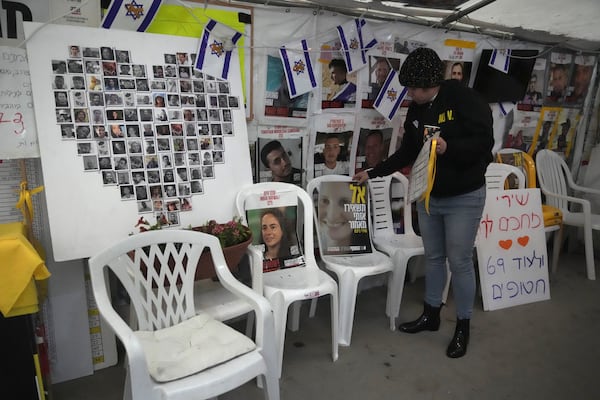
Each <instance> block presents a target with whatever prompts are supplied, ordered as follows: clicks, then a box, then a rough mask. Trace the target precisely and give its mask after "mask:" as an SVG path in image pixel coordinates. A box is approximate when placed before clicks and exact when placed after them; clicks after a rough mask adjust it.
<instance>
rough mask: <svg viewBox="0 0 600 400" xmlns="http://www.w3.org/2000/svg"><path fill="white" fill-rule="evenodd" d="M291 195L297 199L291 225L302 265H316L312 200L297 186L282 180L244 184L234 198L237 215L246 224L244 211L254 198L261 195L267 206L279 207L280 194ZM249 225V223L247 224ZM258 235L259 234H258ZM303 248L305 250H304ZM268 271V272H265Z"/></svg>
mask: <svg viewBox="0 0 600 400" xmlns="http://www.w3.org/2000/svg"><path fill="white" fill-rule="evenodd" d="M286 195H293V196H294V197H295V198H296V199H297V205H298V209H297V221H292V222H295V223H293V225H294V226H295V227H296V232H294V234H295V235H297V237H298V239H299V243H298V244H299V246H300V249H299V252H300V254H302V255H303V256H304V261H305V262H304V265H303V266H305V267H306V266H308V267H310V268H312V267H313V266H315V267H317V264H316V259H315V255H314V252H313V250H312V249H313V248H314V242H313V235H312V231H313V209H312V201H311V200H310V197H309V196H308V194H307V193H306V191H304V189H302V188H301V187H299V186H296V185H293V184H290V183H283V182H262V183H256V184H253V185H250V186H246V187H244V188H242V189H240V190H239V191H238V193H237V195H236V198H235V204H236V208H237V213H238V215H239V216H240V217H241V218H242V219H243V221H244V222H245V223H246V224H248V219H247V215H246V212H247V211H248V210H249V209H252V207H249V204H250V203H251V202H252V201H253V200H256V199H259V198H262V197H265V196H266V197H268V198H269V200H267V202H268V203H269V204H270V205H269V206H268V207H272V208H277V207H280V205H279V204H278V199H279V198H280V197H281V196H286ZM249 225H250V224H249ZM259 237H260V236H259ZM304 249H305V250H306V251H304ZM267 273H268V272H267Z"/></svg>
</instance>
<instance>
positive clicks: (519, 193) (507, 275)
mask: <svg viewBox="0 0 600 400" xmlns="http://www.w3.org/2000/svg"><path fill="white" fill-rule="evenodd" d="M476 243H477V258H478V260H479V276H480V280H481V292H482V296H483V309H484V310H497V309H501V308H507V307H512V306H516V305H520V304H526V303H532V302H536V301H541V300H549V299H550V285H549V282H548V261H547V260H548V257H547V252H546V240H545V231H544V217H543V215H542V203H541V196H540V191H539V189H514V190H504V191H497V192H496V191H488V193H487V198H486V204H485V208H484V210H483V216H482V218H481V223H480V225H479V231H478V233H477V242H476Z"/></svg>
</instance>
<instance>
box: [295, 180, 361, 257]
mask: <svg viewBox="0 0 600 400" xmlns="http://www.w3.org/2000/svg"><path fill="white" fill-rule="evenodd" d="M325 182H332V183H336V182H340V183H344V184H346V183H350V182H352V177H350V176H346V175H323V176H319V177H317V178H314V179H312V180H311V181H310V182H308V185H307V187H306V191H307V192H308V194H309V195H310V197H311V198H312V199H313V203H314V216H315V226H316V232H317V238H318V240H319V252H320V253H321V255H322V256H323V255H327V254H333V253H338V254H339V255H347V254H349V253H372V252H373V243H372V241H371V235H370V232H371V230H372V226H371V221H370V217H369V215H368V214H369V207H368V204H367V203H368V200H367V199H365V205H366V206H367V211H366V212H367V215H365V221H364V222H365V223H366V226H365V227H364V228H365V229H366V230H367V234H366V235H363V234H361V235H357V236H353V237H354V238H360V243H356V246H354V245H355V243H352V244H351V245H350V246H348V247H350V248H351V249H350V251H347V250H348V249H342V248H340V250H339V251H334V252H332V253H329V252H328V251H326V249H328V248H329V246H328V239H327V237H328V236H330V235H326V234H325V232H323V230H322V229H321V221H322V218H319V215H318V209H319V207H318V204H319V194H320V191H321V185H322V184H323V183H325ZM343 195H344V194H342V196H341V197H343ZM341 197H340V198H341ZM348 203H350V199H348V201H347V202H344V204H339V203H338V204H336V206H339V209H340V210H343V209H344V207H346V205H347V204H348ZM337 222H343V225H341V226H340V228H341V229H340V228H335V229H333V230H334V231H337V232H338V233H339V234H340V235H343V233H341V232H340V231H341V230H347V229H348V227H347V226H346V225H345V224H346V223H348V224H350V222H349V221H337ZM350 227H351V229H352V231H353V233H352V234H354V229H353V228H352V226H351V225H350ZM326 236H327V237H326ZM329 239H333V238H331V237H330V238H329ZM333 247H336V246H333ZM352 248H354V249H352Z"/></svg>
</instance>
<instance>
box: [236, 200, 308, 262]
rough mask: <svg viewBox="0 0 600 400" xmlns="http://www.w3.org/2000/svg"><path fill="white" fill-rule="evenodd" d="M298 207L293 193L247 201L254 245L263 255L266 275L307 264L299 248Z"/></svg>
mask: <svg viewBox="0 0 600 400" xmlns="http://www.w3.org/2000/svg"><path fill="white" fill-rule="evenodd" d="M297 209H298V203H297V198H296V195H295V194H294V193H278V192H271V191H269V192H268V193H264V194H263V195H260V196H256V197H250V198H248V199H247V200H246V220H247V221H248V227H249V228H250V230H252V238H253V239H252V244H253V245H254V246H255V247H256V248H258V249H259V250H260V251H261V253H262V254H263V272H269V271H275V270H278V269H282V268H291V267H296V266H299V265H302V264H304V256H303V255H302V251H301V249H300V246H299V244H298V235H297V230H296V229H297V215H298V214H297Z"/></svg>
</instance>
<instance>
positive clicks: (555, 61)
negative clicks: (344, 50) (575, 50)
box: [544, 52, 574, 106]
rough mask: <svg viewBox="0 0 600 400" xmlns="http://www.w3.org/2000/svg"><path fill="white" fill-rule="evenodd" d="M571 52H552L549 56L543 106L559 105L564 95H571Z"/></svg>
mask: <svg viewBox="0 0 600 400" xmlns="http://www.w3.org/2000/svg"><path fill="white" fill-rule="evenodd" d="M573 58H574V57H573V54H571V53H564V52H552V53H550V57H549V65H548V77H547V84H546V97H545V98H544V105H545V106H552V105H559V104H562V103H563V102H564V101H565V97H568V96H570V95H571V92H572V88H571V87H569V82H570V81H571V71H572V69H573Z"/></svg>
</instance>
